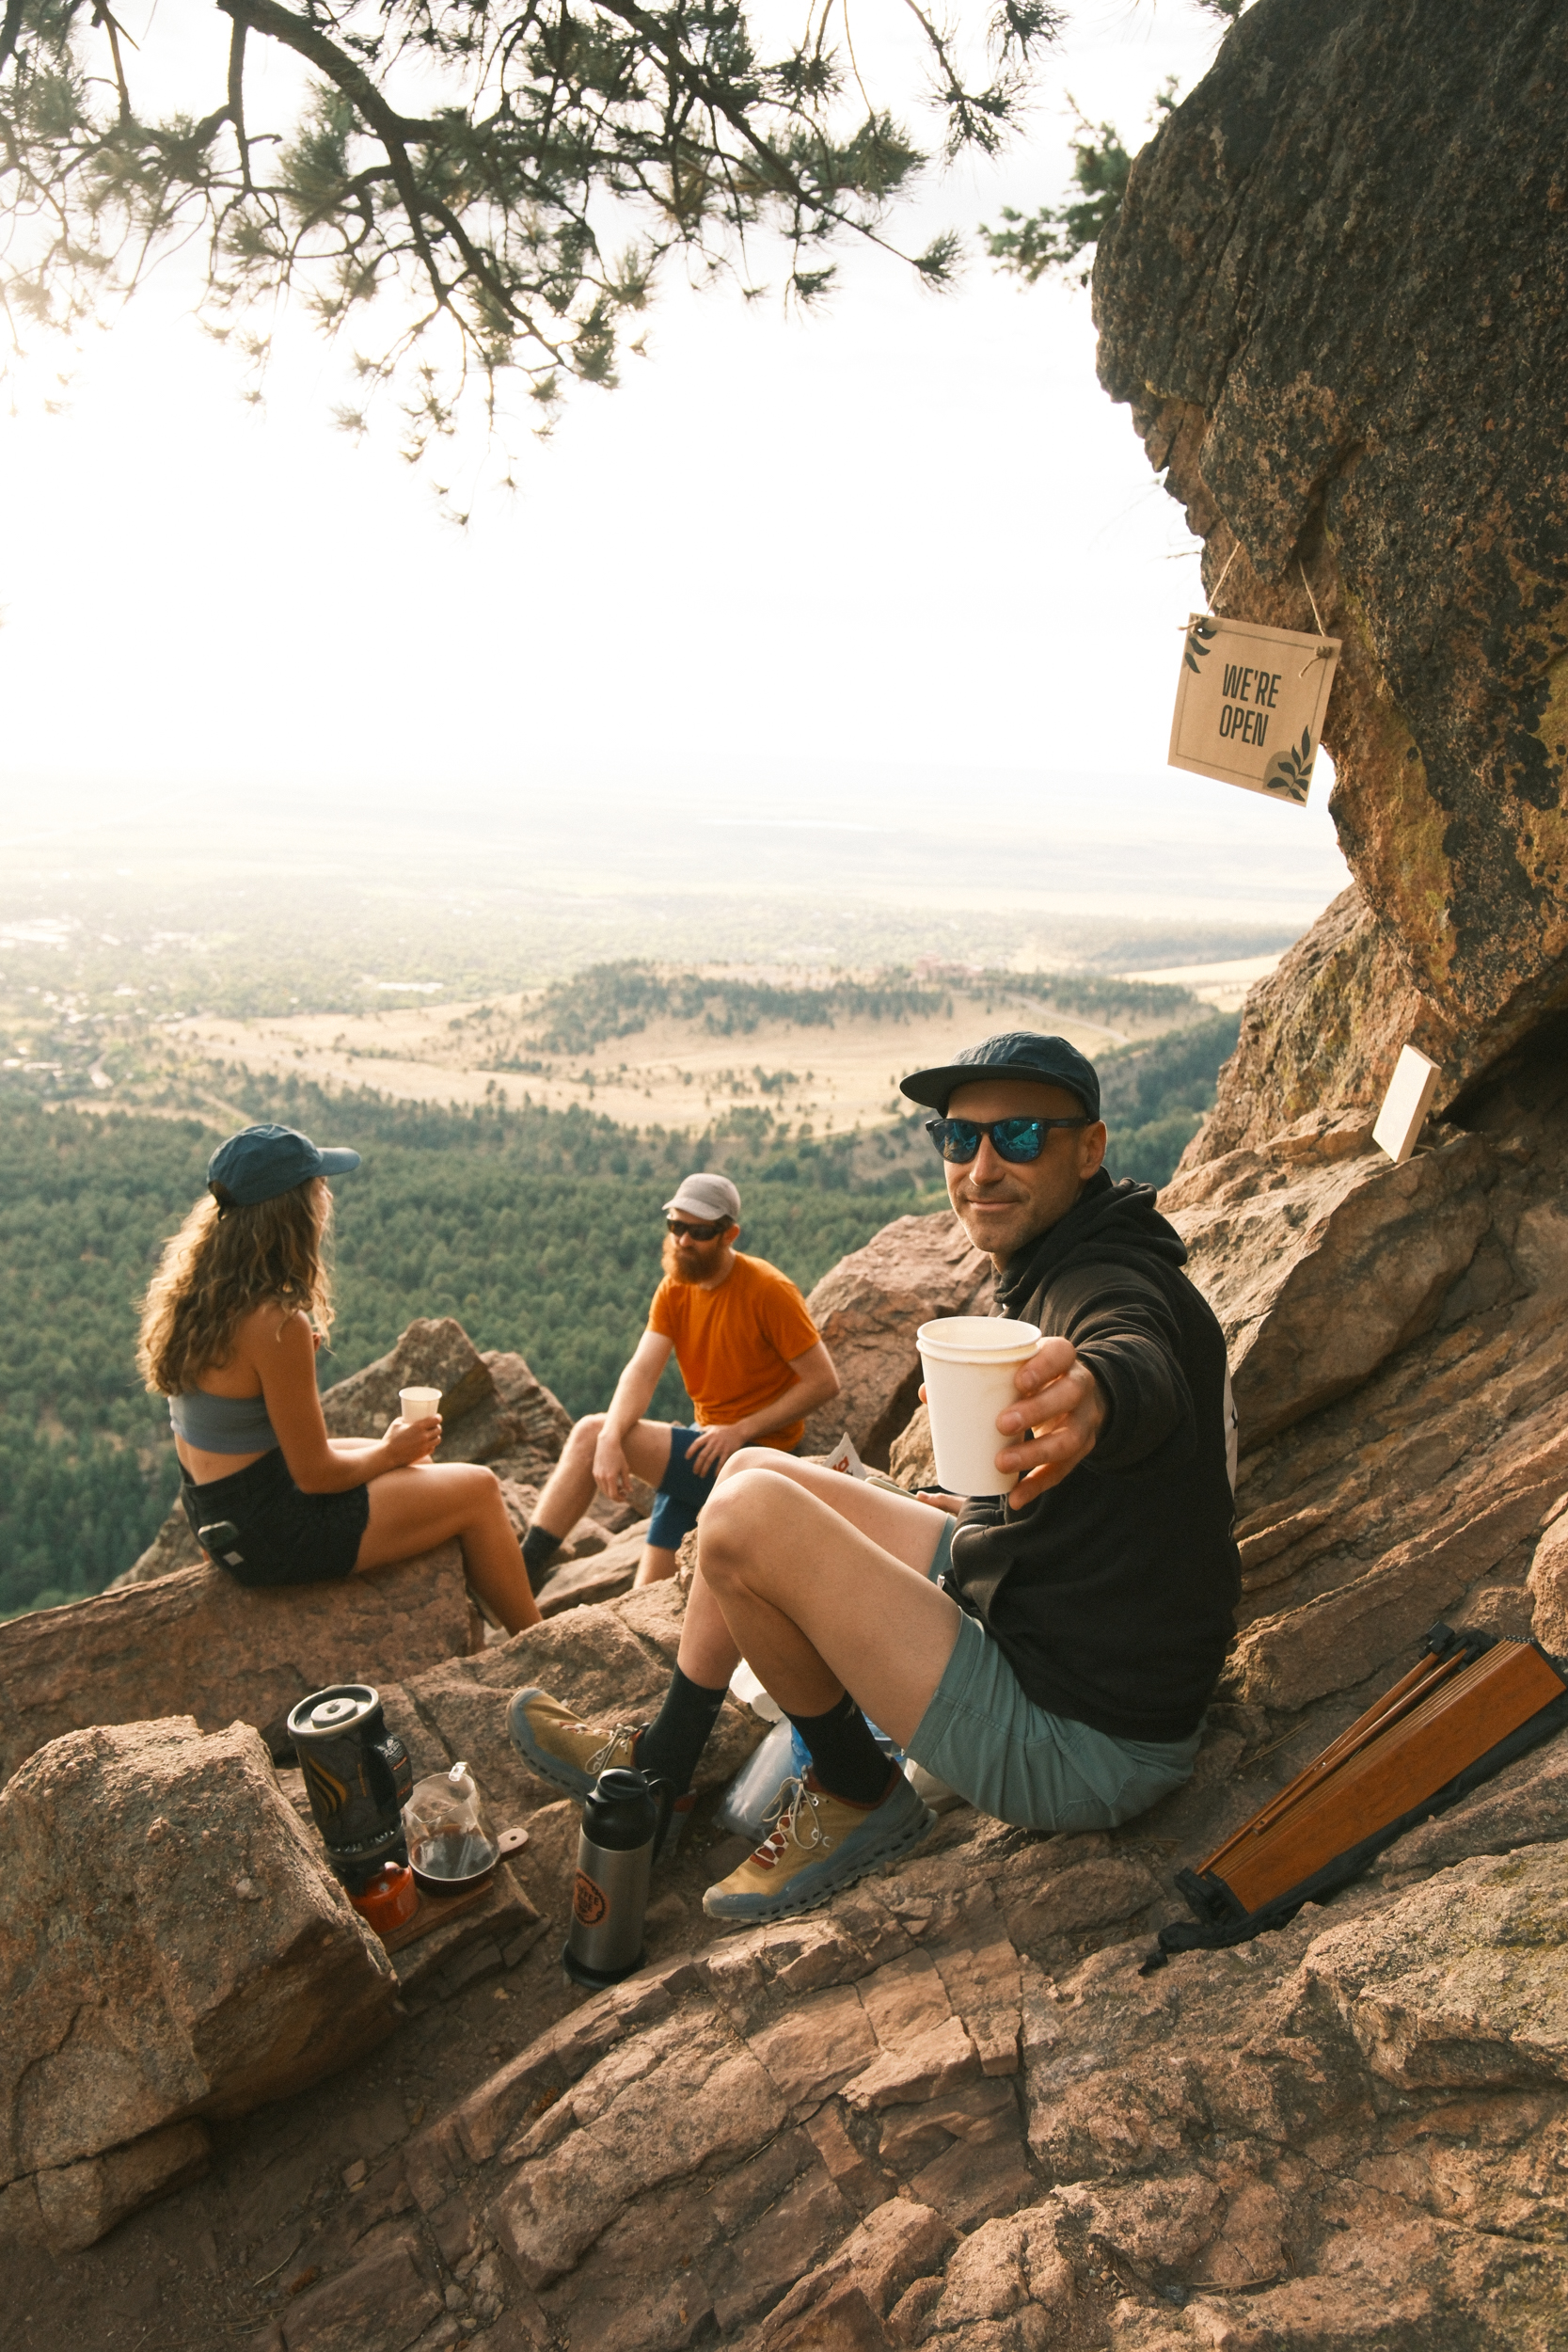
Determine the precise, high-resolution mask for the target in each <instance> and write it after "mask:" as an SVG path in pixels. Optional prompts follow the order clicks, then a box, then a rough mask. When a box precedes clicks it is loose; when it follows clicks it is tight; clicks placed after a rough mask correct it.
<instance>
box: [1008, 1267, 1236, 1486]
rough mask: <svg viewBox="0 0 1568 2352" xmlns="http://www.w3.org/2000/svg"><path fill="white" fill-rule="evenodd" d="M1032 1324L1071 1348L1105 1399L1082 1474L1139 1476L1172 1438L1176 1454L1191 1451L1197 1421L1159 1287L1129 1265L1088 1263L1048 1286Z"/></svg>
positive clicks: (1067, 1269)
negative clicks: (1131, 1472) (1136, 1473)
mask: <svg viewBox="0 0 1568 2352" xmlns="http://www.w3.org/2000/svg"><path fill="white" fill-rule="evenodd" d="M1031 1319H1032V1320H1033V1321H1035V1322H1037V1324H1038V1325H1039V1327H1040V1329H1041V1330H1042V1331H1043V1332H1044V1333H1045V1334H1046V1336H1047V1337H1048V1338H1052V1339H1064V1340H1069V1341H1070V1342H1071V1343H1072V1345H1073V1346H1074V1347H1075V1348H1076V1349H1077V1350H1078V1353H1079V1355H1080V1356H1081V1357H1082V1358H1083V1359H1084V1361H1085V1363H1086V1364H1087V1365H1088V1367H1089V1370H1090V1371H1091V1372H1092V1373H1093V1374H1094V1376H1095V1379H1096V1380H1097V1381H1098V1382H1099V1384H1100V1390H1101V1395H1102V1396H1103V1397H1104V1399H1105V1406H1106V1418H1105V1422H1104V1425H1103V1426H1102V1428H1101V1432H1100V1436H1099V1438H1098V1439H1097V1440H1096V1443H1095V1448H1094V1452H1093V1453H1092V1454H1090V1455H1089V1456H1088V1459H1087V1461H1086V1462H1085V1469H1086V1470H1093V1471H1096V1472H1098V1473H1101V1474H1104V1473H1110V1474H1115V1472H1117V1470H1136V1469H1138V1468H1140V1467H1141V1466H1142V1465H1143V1464H1144V1463H1145V1462H1146V1461H1147V1459H1148V1455H1149V1454H1153V1453H1154V1452H1156V1451H1157V1449H1158V1448H1160V1447H1161V1446H1164V1445H1166V1444H1168V1443H1169V1442H1170V1441H1171V1440H1173V1439H1175V1440H1177V1442H1178V1450H1179V1451H1180V1453H1182V1454H1186V1453H1187V1452H1189V1451H1190V1450H1191V1447H1192V1445H1193V1441H1194V1437H1195V1434H1196V1431H1195V1417H1194V1412H1193V1399H1192V1392H1191V1391H1190V1390H1189V1388H1188V1386H1187V1379H1186V1375H1185V1374H1184V1373H1183V1371H1182V1369H1181V1364H1180V1353H1179V1351H1180V1329H1179V1327H1178V1325H1177V1320H1176V1316H1175V1314H1174V1313H1173V1311H1172V1310H1171V1307H1170V1305H1169V1303H1168V1301H1167V1300H1166V1298H1165V1296H1164V1292H1163V1291H1162V1290H1161V1289H1160V1288H1159V1286H1158V1285H1157V1284H1156V1283H1154V1282H1151V1281H1149V1280H1148V1279H1146V1278H1145V1277H1144V1276H1143V1275H1141V1274H1139V1273H1137V1272H1136V1271H1135V1270H1134V1269H1133V1268H1132V1267H1130V1266H1127V1265H1118V1264H1116V1263H1106V1262H1105V1261H1103V1260H1101V1261H1094V1260H1090V1261H1087V1262H1085V1263H1077V1264H1074V1265H1071V1266H1069V1267H1064V1268H1063V1269H1062V1271H1061V1272H1060V1273H1058V1274H1056V1275H1055V1276H1054V1277H1053V1279H1051V1280H1050V1281H1048V1282H1047V1284H1046V1286H1045V1288H1044V1290H1043V1291H1042V1292H1041V1294H1040V1297H1039V1301H1038V1306H1037V1311H1036V1313H1035V1314H1034V1316H1033V1317H1032V1318H1031Z"/></svg>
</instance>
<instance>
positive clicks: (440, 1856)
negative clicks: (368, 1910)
mask: <svg viewBox="0 0 1568 2352" xmlns="http://www.w3.org/2000/svg"><path fill="white" fill-rule="evenodd" d="M403 1825H404V1834H405V1835H406V1836H407V1839H408V1859H409V1861H410V1862H411V1863H412V1864H413V1866H414V1868H415V1871H416V1872H417V1874H418V1876H419V1877H420V1879H425V1880H429V1881H431V1882H432V1883H436V1884H444V1885H457V1886H463V1885H467V1884H470V1883H472V1881H473V1880H475V1879H478V1878H483V1875H484V1873H485V1871H486V1870H488V1869H490V1868H491V1867H492V1866H493V1865H494V1863H495V1860H496V1856H497V1854H498V1852H499V1848H498V1846H497V1844H496V1841H495V1839H494V1838H493V1837H492V1836H491V1835H490V1833H489V1830H488V1829H487V1828H486V1826H485V1822H484V1818H483V1811H482V1809H481V1805H480V1798H479V1790H478V1788H477V1787H476V1786H475V1784H474V1779H473V1775H472V1773H471V1772H469V1770H468V1768H467V1764H454V1765H453V1766H452V1768H451V1772H432V1773H431V1774H430V1775H429V1777H428V1778H427V1779H425V1780H421V1781H419V1782H417V1783H416V1784H415V1788H414V1791H413V1794H412V1795H411V1796H410V1798H409V1800H408V1803H407V1804H405V1805H404V1809H403Z"/></svg>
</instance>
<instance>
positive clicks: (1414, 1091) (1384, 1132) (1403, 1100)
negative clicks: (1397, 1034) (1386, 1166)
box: [1372, 1045, 1443, 1165]
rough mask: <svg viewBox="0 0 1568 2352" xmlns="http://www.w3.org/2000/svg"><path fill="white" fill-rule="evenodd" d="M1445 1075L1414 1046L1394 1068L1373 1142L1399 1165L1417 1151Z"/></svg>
mask: <svg viewBox="0 0 1568 2352" xmlns="http://www.w3.org/2000/svg"><path fill="white" fill-rule="evenodd" d="M1442 1074H1443V1073H1442V1071H1441V1069H1440V1068H1439V1066H1438V1064H1437V1063H1436V1062H1434V1061H1429V1060H1428V1059H1427V1057H1426V1056H1425V1055H1424V1054H1423V1053H1422V1052H1421V1051H1420V1049H1419V1048H1418V1046H1415V1045H1407V1046H1405V1047H1404V1049H1403V1051H1402V1053H1401V1055H1400V1057H1399V1060H1398V1061H1397V1062H1396V1063H1395V1064H1394V1074H1393V1076H1392V1078H1391V1079H1390V1080H1389V1082H1388V1091H1387V1093H1386V1095H1385V1096H1384V1098H1383V1108H1382V1109H1381V1110H1380V1111H1379V1113H1378V1115H1377V1123H1376V1124H1375V1126H1374V1127H1373V1129H1372V1141H1373V1142H1374V1143H1377V1144H1381V1145H1382V1147H1383V1149H1384V1151H1385V1152H1387V1154H1388V1157H1389V1158H1390V1159H1391V1160H1393V1161H1394V1162H1395V1163H1396V1165H1397V1164H1398V1163H1399V1162H1400V1161H1402V1160H1407V1159H1408V1158H1409V1157H1410V1154H1411V1152H1414V1150H1415V1149H1416V1138H1417V1136H1418V1135H1419V1134H1420V1132H1421V1127H1422V1124H1423V1122H1424V1120H1425V1119H1426V1115H1427V1112H1428V1111H1429V1110H1430V1109H1431V1107H1432V1098H1433V1095H1434V1094H1435V1093H1436V1091H1437V1081H1438V1079H1439V1078H1440V1077H1441V1076H1442Z"/></svg>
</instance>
